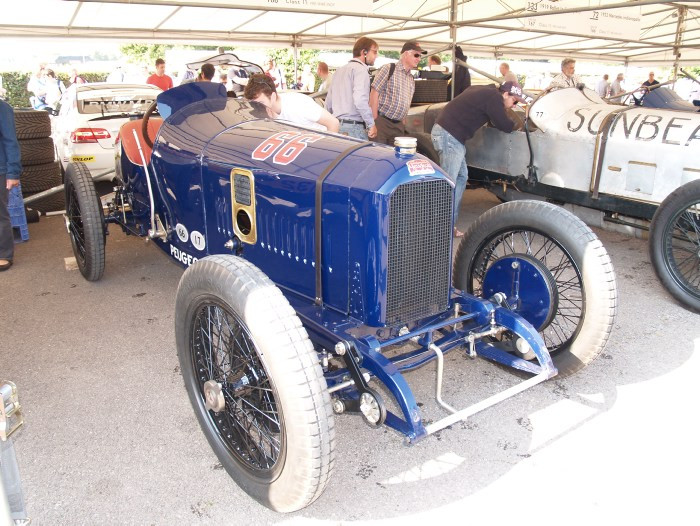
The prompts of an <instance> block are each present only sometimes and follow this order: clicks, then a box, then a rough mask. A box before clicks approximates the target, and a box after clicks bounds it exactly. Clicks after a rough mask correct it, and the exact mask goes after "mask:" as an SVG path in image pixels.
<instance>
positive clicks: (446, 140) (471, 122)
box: [432, 82, 524, 237]
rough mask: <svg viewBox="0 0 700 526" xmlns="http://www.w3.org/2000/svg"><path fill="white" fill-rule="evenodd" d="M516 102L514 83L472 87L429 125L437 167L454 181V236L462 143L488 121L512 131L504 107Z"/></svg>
mask: <svg viewBox="0 0 700 526" xmlns="http://www.w3.org/2000/svg"><path fill="white" fill-rule="evenodd" d="M518 102H524V99H523V92H522V90H521V89H520V86H518V85H517V84H516V83H513V82H504V83H503V84H501V87H500V88H497V87H496V86H472V87H470V88H468V89H466V90H465V91H464V92H462V93H461V94H460V95H459V96H458V97H455V98H454V99H453V100H451V101H450V102H448V103H447V105H446V106H445V107H444V108H443V110H442V113H440V116H439V117H438V119H437V122H436V123H435V125H434V126H433V130H432V139H433V146H434V147H435V150H437V152H438V153H439V154H440V167H441V168H442V169H443V170H445V172H447V175H448V176H449V178H450V179H451V180H452V182H453V183H454V184H455V199H454V210H453V213H452V214H453V215H452V218H453V222H454V225H455V228H454V236H455V237H461V236H462V235H463V233H462V232H460V231H459V230H457V226H456V225H457V214H458V213H459V203H460V201H461V200H462V194H463V193H464V189H465V187H466V186H467V157H466V156H467V148H466V147H465V145H464V143H465V142H466V141H467V140H469V139H471V138H472V137H473V136H474V133H476V130H478V129H479V128H481V127H482V126H483V125H484V124H486V123H487V122H488V121H491V124H493V125H494V126H495V127H496V128H498V129H499V130H501V131H503V132H506V133H510V132H512V131H513V128H514V126H515V123H514V122H513V121H512V120H510V119H509V118H508V114H507V113H506V110H507V109H510V108H512V107H513V106H514V105H515V104H516V103H518Z"/></svg>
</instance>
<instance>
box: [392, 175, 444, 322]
mask: <svg viewBox="0 0 700 526" xmlns="http://www.w3.org/2000/svg"><path fill="white" fill-rule="evenodd" d="M452 199H453V192H452V186H451V185H450V183H449V182H448V181H446V180H444V179H430V180H427V181H420V182H416V183H406V184H403V185H401V186H399V187H398V188H397V189H396V190H395V191H394V194H393V195H392V196H391V201H390V204H389V218H390V219H389V220H390V223H389V247H388V248H389V260H388V269H387V306H386V323H387V325H395V324H398V323H402V322H408V321H411V320H415V319H418V318H422V317H425V316H430V315H432V314H437V313H439V312H442V311H444V310H445V309H446V308H447V306H448V301H449V286H450V284H449V276H450V264H451V260H452V258H451V253H450V242H451V240H452Z"/></svg>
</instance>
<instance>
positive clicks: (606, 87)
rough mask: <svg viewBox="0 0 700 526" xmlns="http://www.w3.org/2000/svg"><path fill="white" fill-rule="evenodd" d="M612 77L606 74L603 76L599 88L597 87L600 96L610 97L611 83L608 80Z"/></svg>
mask: <svg viewBox="0 0 700 526" xmlns="http://www.w3.org/2000/svg"><path fill="white" fill-rule="evenodd" d="M609 78H610V77H609V76H608V74H607V73H606V74H605V75H603V78H602V79H601V81H600V82H599V83H598V86H597V87H596V89H595V90H596V93H598V95H600V96H601V97H602V98H605V97H607V96H608V95H610V81H609V80H608V79H609Z"/></svg>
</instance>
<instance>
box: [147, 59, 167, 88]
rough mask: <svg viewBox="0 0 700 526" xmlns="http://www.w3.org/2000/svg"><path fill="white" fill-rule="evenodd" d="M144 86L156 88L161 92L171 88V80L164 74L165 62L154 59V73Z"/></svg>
mask: <svg viewBox="0 0 700 526" xmlns="http://www.w3.org/2000/svg"><path fill="white" fill-rule="evenodd" d="M146 84H152V85H153V86H158V87H159V88H160V89H162V90H163V91H165V90H166V89H170V88H172V87H173V79H171V78H170V77H169V76H168V75H166V74H165V60H163V59H162V58H159V59H156V72H155V73H154V74H153V75H151V76H150V77H148V79H147V80H146Z"/></svg>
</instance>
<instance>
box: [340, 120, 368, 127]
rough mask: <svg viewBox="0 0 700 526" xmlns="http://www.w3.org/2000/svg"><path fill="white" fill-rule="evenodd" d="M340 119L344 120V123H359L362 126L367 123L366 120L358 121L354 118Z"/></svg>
mask: <svg viewBox="0 0 700 526" xmlns="http://www.w3.org/2000/svg"><path fill="white" fill-rule="evenodd" d="M338 121H340V122H344V123H346V124H359V125H360V126H364V125H365V121H356V120H353V119H338Z"/></svg>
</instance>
